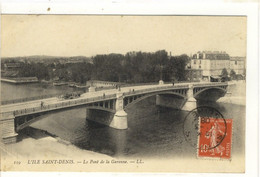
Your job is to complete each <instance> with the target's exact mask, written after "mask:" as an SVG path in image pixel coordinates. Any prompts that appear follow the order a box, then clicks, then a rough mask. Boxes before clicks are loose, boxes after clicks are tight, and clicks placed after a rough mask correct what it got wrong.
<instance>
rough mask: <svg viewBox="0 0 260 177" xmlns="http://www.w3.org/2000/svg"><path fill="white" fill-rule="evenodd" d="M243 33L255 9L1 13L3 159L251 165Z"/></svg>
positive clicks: (28, 165)
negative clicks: (245, 12)
mask: <svg viewBox="0 0 260 177" xmlns="http://www.w3.org/2000/svg"><path fill="white" fill-rule="evenodd" d="M247 35H248V34H247V16H225V15H222V16H191V15H178V16H177V15H72V14H71V15H36V14H30V15H22V14H16V15H15V14H3V15H1V109H0V110H1V115H0V116H1V117H0V126H1V143H0V145H1V170H2V171H74V172H75V171H76V172H77V171H82V172H189V173H194V172H219V173H224V172H233V173H234V172H235V173H244V172H245V149H246V145H245V142H246V136H245V132H246V129H245V127H246V107H247V105H246V96H247V95H246V89H248V88H246V83H247V80H248V79H250V78H247V60H248V59H247ZM187 164H190V165H188V166H187Z"/></svg>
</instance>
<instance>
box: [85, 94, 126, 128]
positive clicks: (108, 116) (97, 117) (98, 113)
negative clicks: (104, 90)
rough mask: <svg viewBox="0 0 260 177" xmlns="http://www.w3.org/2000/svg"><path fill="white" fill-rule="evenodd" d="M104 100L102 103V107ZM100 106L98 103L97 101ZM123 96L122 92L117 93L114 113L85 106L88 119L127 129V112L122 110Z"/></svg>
mask: <svg viewBox="0 0 260 177" xmlns="http://www.w3.org/2000/svg"><path fill="white" fill-rule="evenodd" d="M104 105H105V102H104V103H103V106H102V107H103V108H104ZM98 106H100V103H98ZM100 107H101V106H100ZM123 108H124V98H123V94H122V93H117V100H116V104H115V107H114V110H116V111H115V113H113V112H109V111H102V110H98V109H91V108H87V110H86V117H87V119H88V120H91V121H94V122H98V123H100V124H104V125H107V126H109V127H112V128H115V129H120V130H123V129H127V128H128V125H127V113H126V112H125V111H124V109H123Z"/></svg>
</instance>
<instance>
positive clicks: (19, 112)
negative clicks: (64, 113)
mask: <svg viewBox="0 0 260 177" xmlns="http://www.w3.org/2000/svg"><path fill="white" fill-rule="evenodd" d="M113 98H116V94H111V95H104V96H97V97H92V98H84V99H75V100H66V101H62V102H60V103H54V104H48V105H44V106H36V107H32V108H26V109H20V110H15V111H8V112H1V119H3V118H5V117H7V116H10V115H14V116H21V115H26V114H31V113H37V112H44V111H48V110H54V109H60V108H66V107H71V106H76V105H81V104H88V103H92V102H98V101H105V100H109V99H113Z"/></svg>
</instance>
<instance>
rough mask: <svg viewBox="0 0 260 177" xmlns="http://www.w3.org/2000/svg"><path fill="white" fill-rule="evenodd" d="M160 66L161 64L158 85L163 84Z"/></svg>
mask: <svg viewBox="0 0 260 177" xmlns="http://www.w3.org/2000/svg"><path fill="white" fill-rule="evenodd" d="M162 68H163V66H162V64H160V80H159V85H162V84H164V82H163V79H162Z"/></svg>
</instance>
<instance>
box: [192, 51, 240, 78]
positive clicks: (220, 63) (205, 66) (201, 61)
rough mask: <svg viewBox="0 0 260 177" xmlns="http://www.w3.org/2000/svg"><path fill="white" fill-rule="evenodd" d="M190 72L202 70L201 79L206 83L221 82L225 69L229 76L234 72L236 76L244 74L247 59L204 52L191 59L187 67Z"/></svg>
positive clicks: (221, 53) (223, 53)
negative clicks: (211, 81)
mask: <svg viewBox="0 0 260 177" xmlns="http://www.w3.org/2000/svg"><path fill="white" fill-rule="evenodd" d="M187 68H188V69H190V70H202V73H201V79H202V80H205V81H210V80H212V79H213V80H219V79H220V77H221V74H222V70H223V69H224V68H226V69H227V72H228V74H229V73H230V71H231V70H234V71H235V72H236V74H241V75H243V74H244V70H245V57H230V56H229V55H228V54H227V53H226V52H222V51H221V52H219V51H213V52H212V51H203V52H197V53H196V54H194V55H193V56H192V57H191V60H190V63H189V65H188V67H187Z"/></svg>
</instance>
